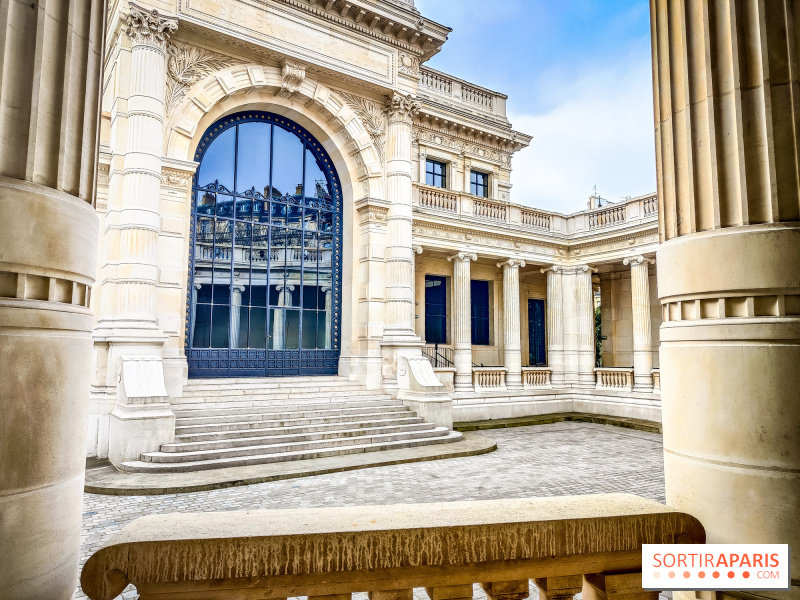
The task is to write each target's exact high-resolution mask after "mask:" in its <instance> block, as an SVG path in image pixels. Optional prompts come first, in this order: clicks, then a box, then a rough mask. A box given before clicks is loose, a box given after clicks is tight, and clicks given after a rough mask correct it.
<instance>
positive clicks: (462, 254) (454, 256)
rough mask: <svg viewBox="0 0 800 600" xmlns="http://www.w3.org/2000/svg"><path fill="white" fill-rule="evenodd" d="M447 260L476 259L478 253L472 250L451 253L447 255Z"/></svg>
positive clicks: (466, 260)
mask: <svg viewBox="0 0 800 600" xmlns="http://www.w3.org/2000/svg"><path fill="white" fill-rule="evenodd" d="M447 260H450V261H453V262H469V261H476V260H478V255H477V254H475V253H473V252H458V253H456V254H451V255H450V256H448V257H447Z"/></svg>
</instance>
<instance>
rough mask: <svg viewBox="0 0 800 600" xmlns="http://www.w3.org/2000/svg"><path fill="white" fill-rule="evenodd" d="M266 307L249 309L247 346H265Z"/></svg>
mask: <svg viewBox="0 0 800 600" xmlns="http://www.w3.org/2000/svg"><path fill="white" fill-rule="evenodd" d="M266 335H267V309H266V308H251V309H250V335H249V338H248V342H247V343H248V347H249V348H266V347H267V341H266V340H267V337H266Z"/></svg>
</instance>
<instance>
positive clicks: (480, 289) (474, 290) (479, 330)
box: [470, 279, 489, 346]
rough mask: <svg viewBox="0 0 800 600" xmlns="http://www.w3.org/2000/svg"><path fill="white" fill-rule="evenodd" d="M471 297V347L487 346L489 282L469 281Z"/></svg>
mask: <svg viewBox="0 0 800 600" xmlns="http://www.w3.org/2000/svg"><path fill="white" fill-rule="evenodd" d="M470 294H471V296H472V345H473V346H488V345H489V282H488V281H479V280H477V279H473V280H472V281H470Z"/></svg>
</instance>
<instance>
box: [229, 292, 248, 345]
mask: <svg viewBox="0 0 800 600" xmlns="http://www.w3.org/2000/svg"><path fill="white" fill-rule="evenodd" d="M244 290H245V287H244V286H243V285H234V286H233V288H231V348H238V347H239V326H240V324H241V321H242V319H241V314H240V310H241V306H242V292H244Z"/></svg>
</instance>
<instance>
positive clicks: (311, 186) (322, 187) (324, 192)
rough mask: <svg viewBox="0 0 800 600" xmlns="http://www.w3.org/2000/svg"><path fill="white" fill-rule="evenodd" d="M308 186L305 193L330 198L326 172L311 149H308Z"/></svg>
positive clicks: (315, 196)
mask: <svg viewBox="0 0 800 600" xmlns="http://www.w3.org/2000/svg"><path fill="white" fill-rule="evenodd" d="M305 183H306V187H305V193H306V196H307V197H310V198H319V199H323V198H330V192H329V191H328V180H327V178H326V177H325V173H324V172H323V170H322V168H321V167H320V164H319V162H318V161H317V159H316V158H315V157H314V155H313V154H312V153H311V150H308V149H306V180H305Z"/></svg>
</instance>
